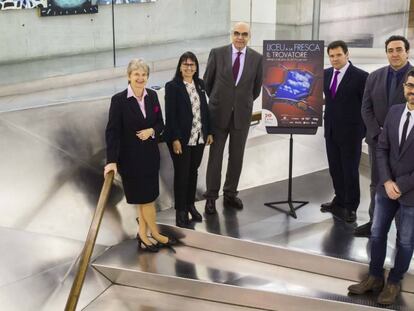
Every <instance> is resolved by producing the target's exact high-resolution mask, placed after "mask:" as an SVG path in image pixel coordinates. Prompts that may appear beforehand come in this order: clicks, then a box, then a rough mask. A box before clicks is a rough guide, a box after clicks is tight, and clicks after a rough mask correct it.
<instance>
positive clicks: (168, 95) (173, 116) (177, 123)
mask: <svg viewBox="0 0 414 311" xmlns="http://www.w3.org/2000/svg"><path fill="white" fill-rule="evenodd" d="M194 82H195V81H194ZM195 86H196V89H197V93H198V95H199V97H200V110H201V111H200V113H201V124H202V127H201V130H202V132H203V135H204V137H203V138H204V141H206V140H207V135H209V134H211V128H210V118H209V111H208V106H207V99H206V94H205V89H204V82H203V80H201V79H199V80H198V82H195ZM192 124H193V112H192V108H191V101H190V97H189V96H188V93H187V89H186V87H185V85H184V82H183V81H182V80H181V79H173V80H172V81H170V82H168V83H167V84H166V85H165V131H164V134H163V137H164V140H165V141H166V142H173V141H174V140H176V139H179V140H180V142H181V144H184V145H187V144H188V140H189V139H190V134H191V128H192Z"/></svg>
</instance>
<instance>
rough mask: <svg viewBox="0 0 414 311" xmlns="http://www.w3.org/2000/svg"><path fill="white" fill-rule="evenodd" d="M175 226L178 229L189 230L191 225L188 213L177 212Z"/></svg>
mask: <svg viewBox="0 0 414 311" xmlns="http://www.w3.org/2000/svg"><path fill="white" fill-rule="evenodd" d="M175 224H176V225H177V227H181V228H188V226H189V225H190V219H189V218H188V213H187V211H181V210H180V211H176V212H175Z"/></svg>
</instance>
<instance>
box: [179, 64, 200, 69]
mask: <svg viewBox="0 0 414 311" xmlns="http://www.w3.org/2000/svg"><path fill="white" fill-rule="evenodd" d="M181 66H183V67H187V68H195V67H196V64H194V63H181Z"/></svg>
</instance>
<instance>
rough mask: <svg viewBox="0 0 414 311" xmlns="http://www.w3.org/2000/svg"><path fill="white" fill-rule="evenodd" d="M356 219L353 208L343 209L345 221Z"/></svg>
mask: <svg viewBox="0 0 414 311" xmlns="http://www.w3.org/2000/svg"><path fill="white" fill-rule="evenodd" d="M356 219H357V216H356V212H355V211H353V210H349V209H347V210H345V221H346V222H350V223H351V222H355V221H356Z"/></svg>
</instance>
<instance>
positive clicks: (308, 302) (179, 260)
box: [93, 237, 414, 311]
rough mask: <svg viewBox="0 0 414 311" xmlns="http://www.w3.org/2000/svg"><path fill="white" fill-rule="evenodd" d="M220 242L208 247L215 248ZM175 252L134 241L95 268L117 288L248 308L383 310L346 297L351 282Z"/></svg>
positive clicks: (411, 300)
mask: <svg viewBox="0 0 414 311" xmlns="http://www.w3.org/2000/svg"><path fill="white" fill-rule="evenodd" d="M221 239H222V237H220V239H215V242H214V240H212V241H209V240H205V241H204V242H205V244H206V245H207V244H209V245H210V246H211V247H212V248H213V247H214V245H213V244H214V243H216V244H220V240H221ZM211 242H214V243H213V244H211ZM175 251H176V253H174V252H173V251H171V250H169V249H162V250H161V251H160V252H158V253H155V254H152V253H147V252H142V251H138V252H137V249H136V241H135V240H128V241H125V242H123V243H121V244H119V245H117V246H114V247H112V248H111V249H110V250H108V251H107V252H106V253H104V254H103V255H102V256H100V257H99V258H98V259H97V260H96V261H95V262H94V263H93V266H94V267H95V268H96V269H97V270H98V271H100V272H101V273H103V274H104V275H105V276H106V277H108V278H109V279H110V280H111V281H112V282H113V283H116V284H122V285H127V286H132V287H139V288H145V289H148V290H156V291H160V292H165V293H169V294H175V295H181V296H187V297H192V298H198V299H206V300H211V301H216V302H220V303H228V304H236V305H240V306H245V307H253V308H260V309H266V310H304V309H307V310H344V311H345V310H347V311H352V310H381V308H380V306H379V305H377V304H376V303H375V298H374V297H373V296H370V295H366V296H363V297H361V296H348V295H347V287H348V286H349V285H350V284H352V283H353V282H352V281H347V280H342V279H338V278H334V277H330V276H325V275H319V274H315V273H310V272H306V271H301V270H295V269H291V268H286V267H281V266H277V265H272V264H268V263H263V262H257V261H253V260H249V259H245V258H241V257H235V256H230V255H226V254H222V253H216V252H212V251H207V250H202V249H199V248H194V247H190V246H185V245H181V246H178V247H175ZM321 265H323V263H322V262H321ZM392 308H394V309H396V310H414V295H413V294H411V293H402V295H401V298H400V299H399V300H398V302H397V303H396V305H395V306H392Z"/></svg>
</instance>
